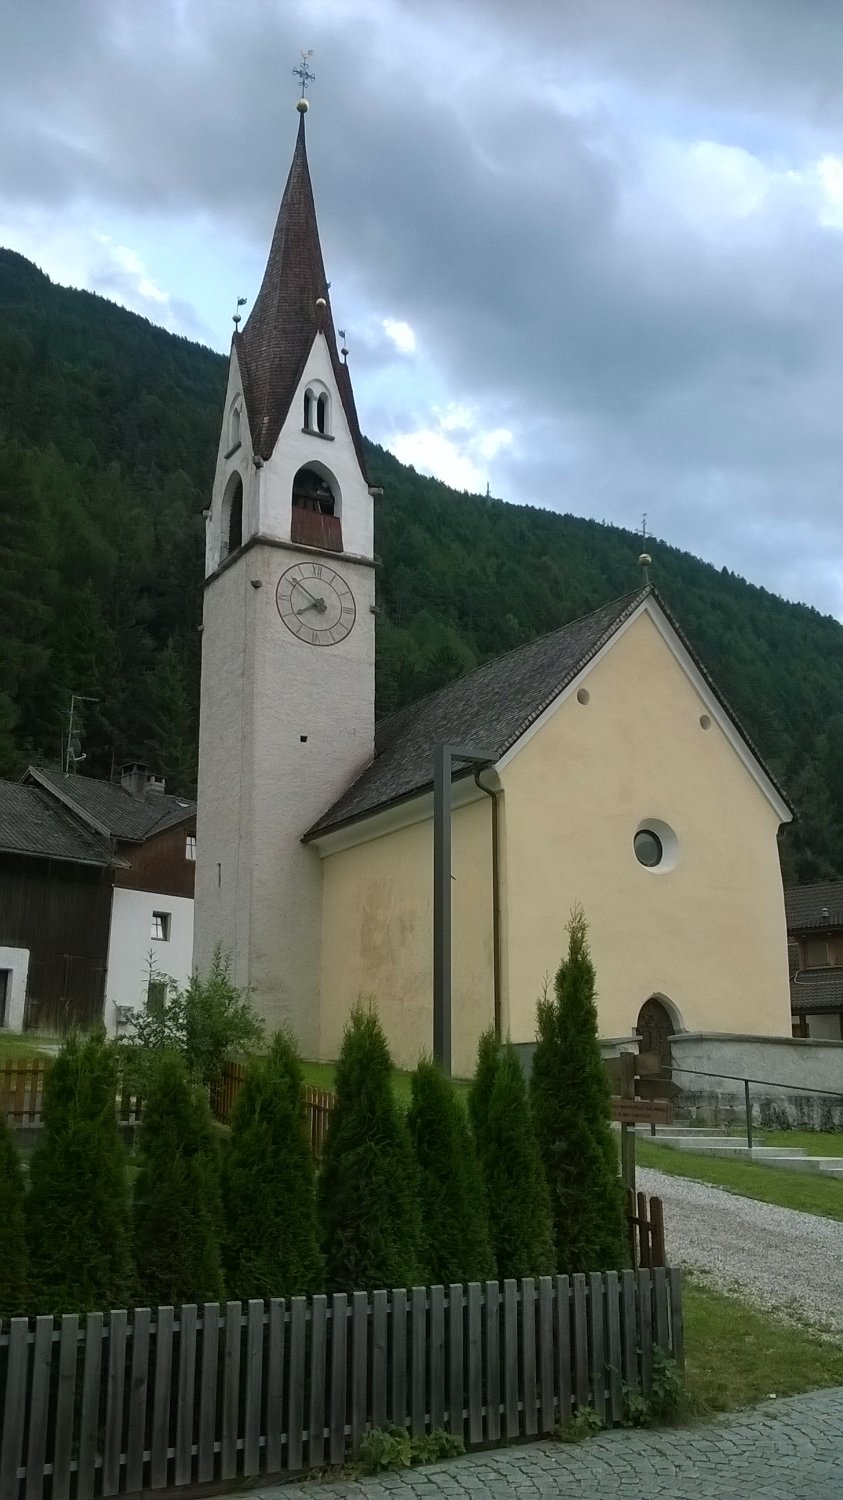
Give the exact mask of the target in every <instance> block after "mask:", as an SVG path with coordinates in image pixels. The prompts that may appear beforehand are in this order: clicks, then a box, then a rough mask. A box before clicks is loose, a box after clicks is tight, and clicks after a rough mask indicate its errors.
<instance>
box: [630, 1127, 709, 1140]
mask: <svg viewBox="0 0 843 1500" xmlns="http://www.w3.org/2000/svg"><path fill="white" fill-rule="evenodd" d="M647 1129H648V1127H647V1126H646V1125H642V1126H641V1134H642V1135H644V1134H645V1133H647ZM663 1135H670V1136H680V1135H681V1136H683V1137H686V1138H687V1139H688V1140H692V1139H694V1138H695V1137H696V1138H698V1139H700V1140H708V1139H709V1138H710V1137H711V1136H717V1137H718V1138H719V1137H720V1136H725V1135H726V1126H725V1125H713V1126H708V1125H657V1126H656V1134H655V1136H654V1137H653V1139H654V1140H658V1139H659V1137H660V1136H663Z"/></svg>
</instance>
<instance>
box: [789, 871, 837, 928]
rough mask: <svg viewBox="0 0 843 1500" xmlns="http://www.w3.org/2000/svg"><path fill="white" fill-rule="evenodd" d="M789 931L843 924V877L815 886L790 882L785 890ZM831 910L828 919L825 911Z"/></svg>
mask: <svg viewBox="0 0 843 1500" xmlns="http://www.w3.org/2000/svg"><path fill="white" fill-rule="evenodd" d="M784 906H785V911H786V913H787V930H788V932H810V931H811V929H812V928H815V927H843V880H823V881H819V882H818V883H817V884H816V885H791V886H788V887H787V889H786V890H785V893H784ZM824 911H827V912H828V921H826V919H825V917H824V915H823V912H824Z"/></svg>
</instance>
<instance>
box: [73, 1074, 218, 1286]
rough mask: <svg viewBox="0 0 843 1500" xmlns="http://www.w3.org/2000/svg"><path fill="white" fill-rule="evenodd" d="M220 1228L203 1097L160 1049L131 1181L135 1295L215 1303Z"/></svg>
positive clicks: (214, 1149) (212, 1139)
mask: <svg viewBox="0 0 843 1500" xmlns="http://www.w3.org/2000/svg"><path fill="white" fill-rule="evenodd" d="M221 1229H222V1210H221V1206H220V1184H219V1149H218V1145H217V1137H216V1134H215V1130H214V1126H213V1123H212V1121H211V1116H210V1111H209V1109H208V1101H207V1098H206V1096H205V1092H204V1089H203V1088H202V1086H201V1085H200V1084H197V1083H196V1082H195V1081H194V1080H193V1079H191V1078H190V1076H189V1075H188V1072H187V1069H186V1067H185V1064H184V1061H183V1059H182V1058H181V1057H180V1056H179V1055H178V1054H177V1053H174V1052H162V1053H161V1054H159V1056H158V1057H156V1059H155V1065H154V1067H153V1068H152V1069H151V1070H150V1075H149V1092H148V1094H147V1098H146V1102H145V1105H144V1117H143V1124H142V1126H141V1132H140V1169H139V1171H138V1175H137V1179H136V1181H135V1202H134V1251H135V1272H136V1279H137V1288H136V1290H137V1296H138V1299H139V1300H140V1301H141V1302H142V1303H144V1304H146V1305H148V1306H152V1307H155V1306H158V1305H164V1306H175V1307H178V1306H179V1305H180V1304H181V1303H183V1302H221V1301H222V1300H223V1296H224V1288H223V1277H222V1263H221V1257H220V1237H221ZM71 1305H72V1304H71Z"/></svg>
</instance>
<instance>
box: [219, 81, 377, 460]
mask: <svg viewBox="0 0 843 1500" xmlns="http://www.w3.org/2000/svg"><path fill="white" fill-rule="evenodd" d="M297 108H298V110H299V128H298V135H297V138H296V146H295V150H294V152H293V160H292V165H291V166H290V172H289V176H288V178H287V185H286V187H285V189H284V196H283V198H282V199H281V207H280V209H279V212H278V219H277V222H276V225H275V233H274V234H273V236H272V244H271V246H270V251H269V259H268V260H267V264H266V270H265V271H264V275H263V281H262V282H261V288H260V291H259V292H258V295H257V298H256V300H255V303H254V306H253V307H252V310H251V312H250V314H249V317H248V318H247V320H246V323H245V326H244V328H243V331H242V333H239V332H238V333H235V335H234V347H235V350H236V352H237V359H238V362H239V365H240V372H241V376H242V379H243V394H244V398H245V403H246V411H247V414H248V418H249V426H250V429H251V434H252V445H253V448H254V451H255V454H256V455H259V456H260V457H261V458H262V459H264V460H266V459H268V458H269V457H270V456H271V454H272V451H273V449H274V447H275V444H276V442H277V440H278V435H279V433H280V431H281V428H282V426H283V424H284V420H285V418H286V416H287V413H288V411H289V409H290V405H291V402H292V400H293V397H294V396H295V393H296V390H297V389H298V385H299V382H300V380H301V377H302V374H303V371H304V367H305V364H306V362H307V357H308V355H309V353H310V350H311V348H312V346H313V342H314V339H315V338H316V337H317V336H318V335H320V334H321V335H323V336H324V338H325V340H326V343H327V346H328V350H329V353H330V357H331V364H332V365H333V368H334V373H335V376H336V379H337V385H338V387H339V392H340V396H341V399H342V403H343V407H344V408H345V414H346V418H347V420H348V424H349V428H350V430H351V436H352V439H353V442H354V446H355V449H356V450H357V455H358V458H359V460H360V466H361V469H363V470H364V472H365V468H364V464H363V448H362V440H361V437H360V428H359V424H358V421H357V413H356V411H355V407H354V397H353V395H352V391H351V381H350V378H349V375H348V369H347V367H346V366H345V365H344V364H343V363H342V362H341V360H340V358H339V355H338V353H337V340H336V334H335V332H334V321H333V318H332V316H331V304H330V298H329V293H328V281H327V279H326V276H325V264H324V261H323V259H322V247H321V245H320V242H319V229H318V226H317V223H316V205H315V203H314V201H313V187H312V184H311V180H310V169H309V167H308V162H307V147H306V143H305V129H304V117H305V112H306V110H307V100H306V99H305V98H304V97H302V98H301V99H300V100H299V101H298V104H297Z"/></svg>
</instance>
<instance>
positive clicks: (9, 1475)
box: [0, 1268, 683, 1500]
mask: <svg viewBox="0 0 843 1500" xmlns="http://www.w3.org/2000/svg"><path fill="white" fill-rule="evenodd" d="M656 1346H658V1347H659V1348H661V1349H662V1350H664V1352H665V1353H666V1354H668V1355H670V1356H672V1357H673V1358H674V1359H675V1360H676V1361H677V1363H678V1364H679V1366H680V1367H681V1366H682V1364H683V1335H682V1291H681V1273H680V1272H679V1270H674V1269H670V1270H667V1269H664V1268H661V1269H658V1270H655V1271H637V1272H635V1271H624V1272H622V1273H620V1275H619V1274H618V1273H616V1272H608V1273H606V1274H600V1273H595V1274H593V1275H590V1276H572V1277H570V1278H568V1277H567V1276H556V1277H542V1278H541V1279H540V1280H538V1281H534V1280H525V1281H522V1282H520V1283H518V1282H515V1281H504V1282H503V1283H498V1282H496V1281H490V1282H486V1283H485V1284H484V1285H480V1284H478V1283H473V1284H471V1285H469V1286H467V1287H463V1286H450V1287H441V1286H439V1287H430V1288H425V1287H415V1288H413V1289H412V1290H410V1291H391V1292H386V1291H383V1292H375V1293H373V1294H371V1295H370V1294H368V1293H365V1292H355V1293H353V1294H352V1295H350V1296H348V1295H346V1294H344V1293H341V1294H337V1295H334V1296H332V1297H327V1296H315V1297H313V1298H310V1299H307V1298H304V1297H293V1298H291V1299H289V1300H288V1301H285V1300H283V1299H273V1300H272V1301H270V1302H266V1303H265V1302H261V1301H255V1302H248V1303H240V1302H228V1303H226V1304H225V1305H224V1306H219V1305H217V1304H215V1303H209V1304H206V1305H205V1306H204V1307H196V1306H186V1307H182V1308H181V1309H179V1310H175V1309H173V1308H172V1307H160V1308H158V1309H157V1310H154V1311H153V1310H150V1309H148V1308H139V1309H136V1310H135V1311H134V1312H131V1313H127V1312H125V1311H115V1312H111V1313H110V1314H108V1315H103V1314H102V1313H89V1314H88V1315H87V1316H86V1317H84V1318H82V1319H80V1318H79V1317H77V1316H76V1315H74V1314H68V1315H66V1316H65V1317H62V1318H61V1319H60V1320H59V1321H58V1323H56V1321H54V1319H53V1318H51V1317H38V1318H35V1319H33V1320H31V1321H30V1320H28V1319H26V1318H13V1319H12V1320H11V1322H9V1323H4V1324H2V1325H0V1417H1V1418H2V1421H1V1422H0V1497H2V1500H95V1497H98V1496H101V1495H102V1496H108V1495H120V1494H132V1493H135V1492H137V1491H139V1490H143V1489H165V1488H167V1487H169V1486H179V1485H191V1484H194V1485H195V1484H205V1483H208V1484H210V1483H215V1484H219V1483H220V1482H223V1483H230V1482H231V1481H235V1480H238V1479H239V1478H240V1477H243V1478H248V1477H250V1476H253V1475H258V1474H277V1475H285V1474H291V1473H295V1472H297V1471H299V1470H302V1469H318V1468H320V1467H323V1466H324V1465H326V1464H340V1463H343V1462H344V1461H345V1460H346V1459H347V1458H348V1457H349V1456H354V1455H355V1454H356V1453H357V1452H358V1450H359V1446H360V1441H361V1439H362V1437H363V1435H364V1433H365V1432H366V1431H367V1430H368V1429H370V1428H373V1427H374V1428H377V1427H384V1426H386V1425H387V1424H392V1425H395V1426H397V1427H400V1428H404V1429H407V1430H409V1431H410V1432H411V1433H412V1434H413V1435H414V1436H423V1435H424V1434H425V1433H428V1432H433V1431H437V1430H444V1431H447V1432H451V1433H454V1434H456V1435H458V1436H460V1437H461V1438H463V1440H464V1441H465V1442H466V1444H467V1445H469V1446H477V1445H480V1444H485V1443H496V1442H498V1441H500V1440H504V1441H513V1440H516V1439H519V1438H524V1437H527V1438H529V1437H536V1436H538V1435H539V1434H543V1433H549V1432H551V1431H552V1430H553V1428H554V1426H555V1425H556V1424H557V1423H558V1422H559V1421H560V1419H565V1418H567V1417H569V1416H570V1415H571V1413H572V1412H573V1411H574V1410H575V1409H577V1408H580V1407H583V1406H586V1405H590V1406H593V1408H594V1410H595V1411H596V1412H597V1413H598V1414H599V1416H600V1417H601V1418H602V1419H604V1420H605V1421H606V1422H607V1423H608V1424H610V1425H611V1424H616V1423H620V1422H621V1421H622V1420H623V1417H624V1401H625V1392H626V1391H627V1390H644V1391H646V1390H647V1389H648V1388H649V1385H650V1383H651V1379H652V1371H653V1351H654V1348H655V1347H656Z"/></svg>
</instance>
